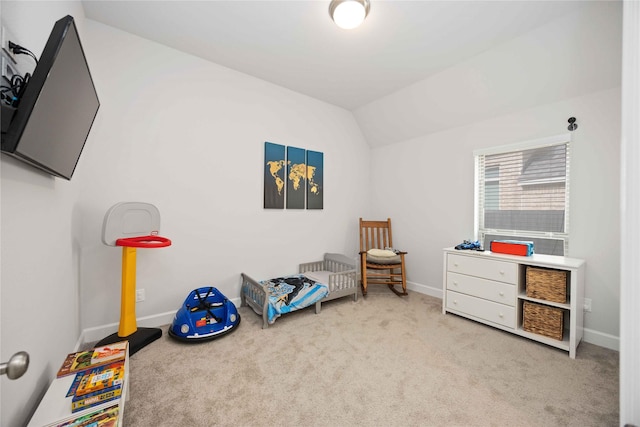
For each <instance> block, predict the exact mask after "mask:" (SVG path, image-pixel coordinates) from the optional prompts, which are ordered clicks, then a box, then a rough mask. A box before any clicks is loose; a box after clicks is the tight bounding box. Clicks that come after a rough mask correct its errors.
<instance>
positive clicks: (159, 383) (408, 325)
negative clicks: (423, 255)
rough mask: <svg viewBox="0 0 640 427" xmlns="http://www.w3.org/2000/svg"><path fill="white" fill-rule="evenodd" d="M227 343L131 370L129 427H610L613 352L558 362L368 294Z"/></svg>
mask: <svg viewBox="0 0 640 427" xmlns="http://www.w3.org/2000/svg"><path fill="white" fill-rule="evenodd" d="M240 313H241V316H242V321H241V324H240V326H239V327H238V329H237V330H236V331H234V332H233V333H231V334H230V335H227V336H225V337H222V338H220V339H217V340H213V341H210V342H207V343H200V344H183V343H180V342H177V341H175V340H173V339H171V338H170V337H169V336H168V334H167V327H164V328H163V337H162V338H161V339H159V340H158V341H155V342H154V343H152V344H150V345H149V346H147V347H145V348H143V349H142V350H140V351H139V352H138V353H136V354H135V355H134V356H132V357H131V367H130V388H129V393H130V395H129V396H130V398H129V401H128V402H127V404H126V410H125V415H124V424H125V426H126V427H147V426H358V425H360V426H400V425H402V426H407V425H408V426H599V427H601V426H617V425H618V372H619V370H618V353H617V352H615V351H612V350H608V349H605V348H601V347H598V346H595V345H591V344H588V343H584V342H583V343H581V344H580V346H579V347H578V351H577V358H576V359H575V360H572V359H570V358H569V356H568V353H567V352H564V351H560V350H557V349H554V348H551V347H548V346H545V345H543V344H539V343H536V342H532V341H529V340H527V339H524V338H521V337H517V336H513V335H511V334H508V333H505V332H502V331H499V330H497V329H494V328H491V327H487V326H484V325H481V324H478V323H475V322H472V321H469V320H466V319H463V318H461V317H457V316H454V315H451V314H448V315H443V314H442V312H441V300H439V299H437V298H433V297H429V296H425V295H422V294H418V293H415V292H409V295H408V296H407V297H402V298H400V297H397V296H396V295H394V294H393V293H391V291H390V290H389V289H387V288H386V287H370V291H369V294H368V295H367V297H366V298H362V296H360V297H359V298H358V301H357V302H354V301H353V299H352V298H348V297H347V298H343V299H340V300H336V301H331V302H329V303H326V304H324V305H323V309H322V313H320V314H319V315H316V314H315V313H314V310H313V308H309V309H305V310H302V311H299V312H295V313H291V314H287V315H285V316H282V317H281V318H279V319H278V320H276V322H275V324H274V325H272V326H270V327H269V328H268V329H266V330H263V329H261V328H260V325H261V322H262V320H261V318H260V317H259V316H258V315H256V314H255V313H254V312H253V311H252V310H251V309H249V308H246V307H242V308H240Z"/></svg>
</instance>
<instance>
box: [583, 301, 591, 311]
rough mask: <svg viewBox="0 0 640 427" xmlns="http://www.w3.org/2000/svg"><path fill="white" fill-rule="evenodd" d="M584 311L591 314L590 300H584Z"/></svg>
mask: <svg viewBox="0 0 640 427" xmlns="http://www.w3.org/2000/svg"><path fill="white" fill-rule="evenodd" d="M584 311H586V312H587V313H591V298H585V299H584Z"/></svg>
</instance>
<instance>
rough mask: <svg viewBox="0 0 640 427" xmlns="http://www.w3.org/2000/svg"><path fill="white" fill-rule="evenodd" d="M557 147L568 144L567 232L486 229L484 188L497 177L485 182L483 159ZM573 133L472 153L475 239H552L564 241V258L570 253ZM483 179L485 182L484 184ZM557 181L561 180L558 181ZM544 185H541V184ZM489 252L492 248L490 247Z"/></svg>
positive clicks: (566, 180) (565, 215)
mask: <svg viewBox="0 0 640 427" xmlns="http://www.w3.org/2000/svg"><path fill="white" fill-rule="evenodd" d="M555 145H566V175H565V179H564V182H565V190H564V191H565V196H564V201H565V206H564V227H563V228H564V231H563V232H552V231H549V232H546V231H526V230H509V229H495V228H485V227H483V225H484V224H483V218H484V209H485V202H484V199H483V200H481V198H482V193H483V192H484V190H483V191H482V192H481V186H484V185H485V183H486V182H487V181H489V182H492V181H494V180H495V178H493V177H491V178H490V179H489V180H483V179H482V178H483V177H484V176H485V174H484V172H483V171H481V170H480V168H481V165H482V164H484V162H483V161H482V159H481V157H483V158H484V156H491V155H495V154H506V153H513V152H519V151H525V150H531V149H537V148H544V147H551V146H555ZM570 153H571V134H570V133H566V134H560V135H555V136H551V137H547V138H540V139H534V140H529V141H524V142H519V143H515V144H508V145H501V146H496V147H488V148H482V149H477V150H474V151H473V156H474V236H475V239H476V240H479V241H481V242H483V241H484V237H485V236H486V235H502V236H509V237H513V238H519V239H525V240H526V239H527V238H532V239H535V238H542V239H551V240H561V241H562V247H563V255H564V256H568V254H569V212H570V211H569V208H570V204H569V201H570V187H571V186H570V181H571V173H570V170H571V168H570V163H571V161H570V159H571V154H570ZM481 180H482V182H481ZM554 181H556V182H557V181H558V180H555V179H554ZM549 182H551V180H545V181H544V183H549ZM541 183H542V182H541ZM533 184H535V183H534V182H531V183H524V184H521V185H523V186H526V185H533ZM487 249H489V248H487Z"/></svg>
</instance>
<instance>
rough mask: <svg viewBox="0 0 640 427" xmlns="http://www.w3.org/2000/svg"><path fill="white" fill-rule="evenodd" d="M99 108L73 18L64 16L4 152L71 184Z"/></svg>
mask: <svg viewBox="0 0 640 427" xmlns="http://www.w3.org/2000/svg"><path fill="white" fill-rule="evenodd" d="M99 107H100V101H99V100H98V94H97V93H96V89H95V86H94V84H93V79H92V78H91V73H90V71H89V66H88V65H87V61H86V58H85V56H84V51H83V49H82V44H81V43H80V38H79V37H78V32H77V29H76V26H75V23H74V20H73V17H71V16H65V17H64V18H62V19H60V20H59V21H57V22H56V23H55V25H54V27H53V30H52V31H51V35H50V36H49V40H48V41H47V44H46V45H45V47H44V50H43V51H42V55H41V57H40V60H39V62H38V64H37V65H36V68H35V69H34V71H33V76H31V78H30V79H29V81H28V83H27V84H26V86H25V89H24V93H23V95H22V96H21V97H20V100H19V104H18V107H17V110H16V111H15V114H14V116H13V119H12V121H11V123H10V124H9V127H8V128H7V132H6V134H3V138H2V151H3V152H5V153H7V154H9V155H11V156H13V157H16V158H18V159H20V160H22V161H25V162H27V163H29V164H30V165H32V166H35V167H37V168H39V169H42V170H44V171H46V172H48V173H50V174H52V175H55V176H59V177H61V178H65V179H68V180H70V179H71V177H72V176H73V172H74V170H75V168H76V165H77V163H78V159H79V158H80V154H81V153H82V149H83V147H84V144H85V142H86V140H87V137H88V135H89V131H90V129H91V126H92V125H93V121H94V119H95V117H96V114H97V113H98V108H99Z"/></svg>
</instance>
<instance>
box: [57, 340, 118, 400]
mask: <svg viewBox="0 0 640 427" xmlns="http://www.w3.org/2000/svg"><path fill="white" fill-rule="evenodd" d="M127 345H128V342H126V341H123V342H119V343H114V344H109V345H106V346H102V347H96V348H94V349H91V350H87V351H81V352H77V353H71V354H69V355H68V356H67V358H66V359H65V361H64V362H63V364H62V366H61V367H60V369H59V371H58V375H57V376H58V378H60V377H63V376H66V375H72V374H75V378H74V380H73V383H72V384H71V387H70V388H69V390H68V392H67V397H71V412H72V413H75V412H78V411H82V410H85V409H88V408H91V407H94V406H97V405H101V404H103V403H106V402H109V401H112V400H115V399H118V398H120V396H121V395H122V392H123V386H124V377H125V358H126V354H127Z"/></svg>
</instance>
